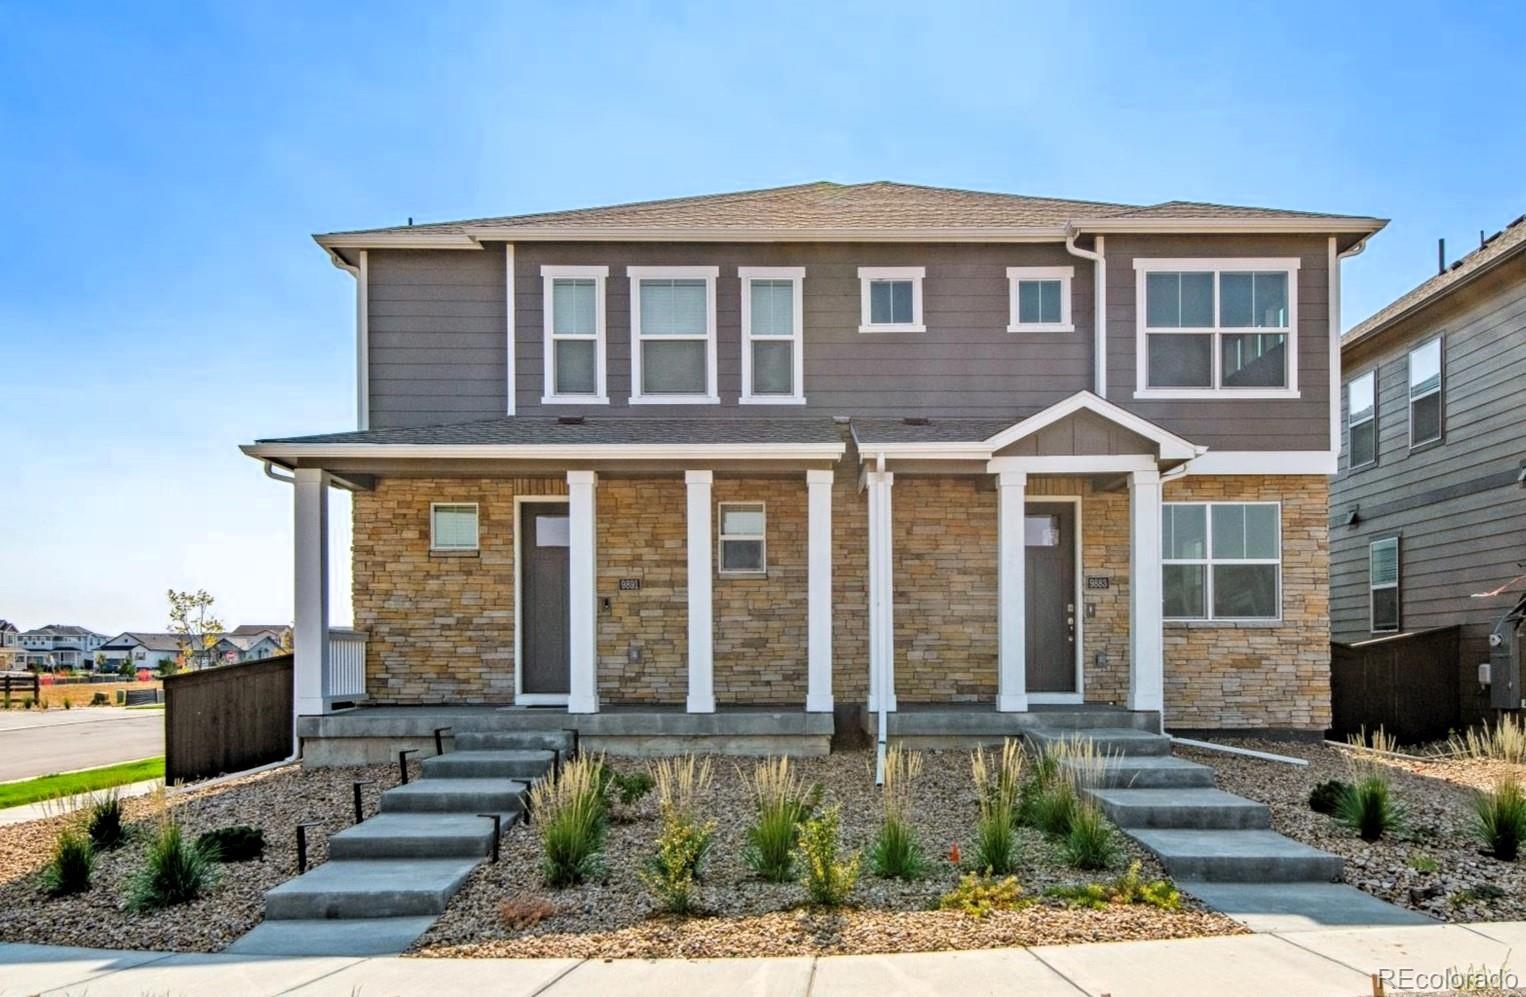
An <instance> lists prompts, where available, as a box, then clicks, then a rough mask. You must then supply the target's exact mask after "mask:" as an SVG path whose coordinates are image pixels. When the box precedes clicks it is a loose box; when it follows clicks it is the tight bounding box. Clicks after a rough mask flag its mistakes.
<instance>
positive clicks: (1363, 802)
mask: <svg viewBox="0 0 1526 997" xmlns="http://www.w3.org/2000/svg"><path fill="white" fill-rule="evenodd" d="M1335 816H1336V819H1338V820H1339V821H1340V822H1341V823H1342V824H1344V825H1346V826H1347V827H1348V828H1350V829H1351V830H1352V831H1355V832H1356V833H1357V835H1358V836H1359V837H1361V839H1362V840H1363V841H1377V840H1378V839H1380V838H1382V837H1383V835H1384V834H1387V833H1391V832H1393V831H1395V830H1397V829H1398V827H1399V823H1400V820H1401V814H1400V810H1399V805H1398V802H1397V801H1396V800H1395V799H1394V797H1393V791H1392V789H1391V788H1390V787H1389V784H1388V779H1387V778H1385V777H1384V776H1382V775H1378V774H1376V773H1372V774H1368V775H1365V776H1363V777H1362V778H1360V779H1358V780H1357V781H1356V782H1355V783H1354V784H1353V785H1352V786H1351V788H1350V790H1348V791H1347V792H1346V793H1344V794H1342V796H1341V799H1340V803H1339V804H1338V805H1337V807H1336V809H1335Z"/></svg>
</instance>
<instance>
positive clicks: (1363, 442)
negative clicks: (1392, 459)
mask: <svg viewBox="0 0 1526 997" xmlns="http://www.w3.org/2000/svg"><path fill="white" fill-rule="evenodd" d="M1377 459H1378V373H1377V371H1374V370H1369V371H1368V372H1367V373H1365V374H1363V375H1362V376H1361V377H1354V378H1352V379H1351V380H1350V381H1348V382H1347V384H1346V466H1347V468H1358V467H1365V466H1366V465H1368V464H1371V463H1373V462H1374V461H1376V460H1377Z"/></svg>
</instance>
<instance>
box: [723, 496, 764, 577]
mask: <svg viewBox="0 0 1526 997" xmlns="http://www.w3.org/2000/svg"><path fill="white" fill-rule="evenodd" d="M719 520H720V522H719V526H720V572H721V574H723V575H761V574H765V573H767V571H768V540H767V510H766V508H765V506H764V504H763V503H762V502H722V503H721V504H720V508H719Z"/></svg>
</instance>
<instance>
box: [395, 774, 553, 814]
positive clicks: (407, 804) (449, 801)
mask: <svg viewBox="0 0 1526 997" xmlns="http://www.w3.org/2000/svg"><path fill="white" fill-rule="evenodd" d="M527 788H528V787H527V786H526V785H525V783H523V782H514V781H511V780H509V779H420V780H419V781H418V782H410V783H408V784H407V785H406V786H394V787H392V788H391V789H389V790H387V791H386V792H384V793H382V794H381V809H382V813H396V812H405V813H419V812H426V813H471V814H479V813H483V814H489V813H504V814H507V813H517V812H518V811H519V810H520V809H522V803H521V797H522V796H523V795H524V793H525V790H526V789H527Z"/></svg>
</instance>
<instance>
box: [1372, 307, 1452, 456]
mask: <svg viewBox="0 0 1526 997" xmlns="http://www.w3.org/2000/svg"><path fill="white" fill-rule="evenodd" d="M1445 338H1446V337H1445V334H1444V333H1439V332H1438V333H1437V334H1436V335H1434V336H1432V337H1431V338H1430V339H1427V340H1426V341H1425V342H1423V343H1417V344H1415V346H1414V347H1413V348H1412V349H1410V351H1409V352H1408V353H1406V354H1404V393H1405V399H1406V400H1405V403H1404V404H1405V409H1406V412H1407V413H1408V415H1409V448H1410V449H1411V450H1414V449H1416V448H1418V447H1432V446H1435V445H1436V444H1438V443H1440V442H1441V441H1442V440H1444V439H1446V435H1447V423H1446V404H1447V396H1446V386H1447V347H1446V343H1445V341H1444V340H1445ZM1432 343H1435V344H1436V387H1435V388H1434V389H1432V390H1430V391H1427V392H1425V393H1424V394H1422V395H1417V394H1415V381H1414V375H1413V374H1412V373H1411V371H1412V369H1413V368H1414V363H1415V354H1416V353H1419V352H1420V351H1421V350H1423V349H1425V348H1426V347H1427V346H1429V345H1431V344H1432ZM1432 395H1438V396H1440V397H1439V400H1438V401H1437V403H1436V436H1435V438H1433V439H1429V440H1421V441H1419V442H1418V443H1417V442H1416V441H1415V402H1417V401H1419V400H1421V399H1424V398H1429V397H1431V396H1432ZM1373 407H1374V408H1376V407H1377V406H1376V405H1374V406H1373Z"/></svg>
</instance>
